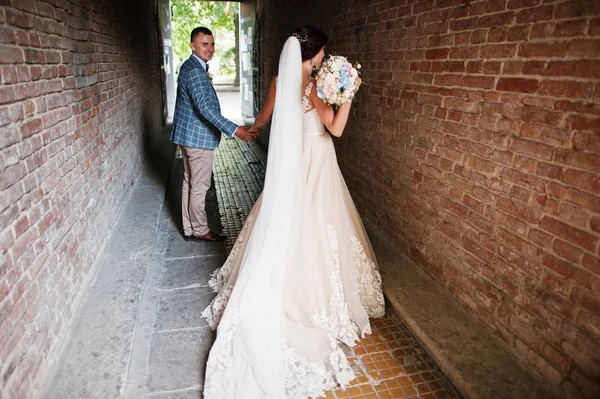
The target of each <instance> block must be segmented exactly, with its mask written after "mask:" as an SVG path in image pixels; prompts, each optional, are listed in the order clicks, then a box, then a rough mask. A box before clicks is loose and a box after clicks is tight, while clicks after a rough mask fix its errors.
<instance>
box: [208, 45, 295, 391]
mask: <svg viewBox="0 0 600 399" xmlns="http://www.w3.org/2000/svg"><path fill="white" fill-rule="evenodd" d="M301 163H302V55H301V50H300V43H299V41H298V39H296V38H294V37H289V38H288V39H287V41H286V42H285V45H284V46H283V50H282V52H281V56H280V60H279V74H278V79H277V91H276V99H275V108H274V112H273V118H272V123H271V133H270V139H269V154H268V160H267V171H266V176H265V186H264V191H263V194H262V206H261V211H260V212H259V214H258V216H257V219H256V223H255V225H254V229H253V231H252V234H251V236H250V238H249V239H248V247H247V250H246V251H245V254H244V258H243V260H242V266H241V268H240V271H239V275H238V276H237V281H236V283H235V286H234V287H232V291H231V296H230V297H229V302H228V304H227V308H226V309H225V312H224V314H223V317H222V319H221V322H220V324H219V327H218V335H217V339H216V341H215V344H214V345H213V348H212V349H211V353H210V356H209V360H208V363H207V372H206V375H207V378H206V383H205V390H204V395H205V396H204V397H205V398H209V399H210V398H218V399H228V398H229V399H232V398H248V399H253V398H273V399H281V398H284V397H285V373H286V351H287V348H286V343H287V326H286V318H285V314H284V310H283V306H282V297H283V293H282V281H283V278H284V276H285V273H286V265H288V264H289V263H290V262H289V261H288V257H289V256H290V253H291V252H292V250H291V249H292V246H293V244H294V238H293V237H292V226H293V225H294V224H295V223H296V220H295V219H294V218H295V217H297V213H296V212H294V210H295V209H298V208H297V206H298V205H299V204H298V201H299V198H301V197H302V193H301V191H300V190H302V189H303V188H302V187H303V185H302V184H301V181H302V167H301Z"/></svg>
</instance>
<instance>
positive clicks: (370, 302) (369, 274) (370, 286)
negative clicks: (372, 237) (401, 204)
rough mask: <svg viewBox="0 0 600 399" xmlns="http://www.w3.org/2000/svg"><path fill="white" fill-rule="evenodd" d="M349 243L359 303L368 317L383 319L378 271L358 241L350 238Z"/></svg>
mask: <svg viewBox="0 0 600 399" xmlns="http://www.w3.org/2000/svg"><path fill="white" fill-rule="evenodd" d="M350 241H351V243H352V258H353V260H354V262H353V263H354V270H355V271H356V282H357V284H358V295H359V297H360V302H361V303H362V305H363V307H364V308H365V310H366V311H367V314H368V315H369V317H375V318H377V317H383V315H384V314H385V300H384V298H383V292H382V290H381V275H380V274H379V270H377V266H376V265H375V263H374V262H373V261H372V260H371V259H369V258H368V257H367V254H366V253H365V249H364V248H363V246H362V244H361V242H360V240H359V239H358V238H356V237H352V238H351V239H350Z"/></svg>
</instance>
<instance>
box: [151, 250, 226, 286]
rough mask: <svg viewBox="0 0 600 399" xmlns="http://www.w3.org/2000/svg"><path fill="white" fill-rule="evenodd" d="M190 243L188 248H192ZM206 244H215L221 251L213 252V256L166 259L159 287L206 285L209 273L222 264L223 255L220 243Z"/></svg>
mask: <svg viewBox="0 0 600 399" xmlns="http://www.w3.org/2000/svg"><path fill="white" fill-rule="evenodd" d="M182 241H183V240H182ZM192 244H194V243H192ZM192 244H190V245H189V246H188V248H194V246H193V245H192ZM196 245H204V244H196ZM206 245H217V246H218V247H219V249H220V250H221V253H217V254H214V255H213V256H195V257H192V258H174V259H166V260H165V263H164V266H163V273H162V276H161V281H160V288H161V289H173V288H183V287H189V286H208V280H209V279H210V276H211V274H212V273H213V272H214V271H215V269H217V268H219V267H221V266H222V265H223V262H224V261H225V256H224V254H223V253H224V248H223V246H222V245H220V244H214V243H210V244H206ZM213 251H214V249H213ZM194 252H195V251H194Z"/></svg>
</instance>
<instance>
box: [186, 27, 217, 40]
mask: <svg viewBox="0 0 600 399" xmlns="http://www.w3.org/2000/svg"><path fill="white" fill-rule="evenodd" d="M200 33H204V34H205V35H208V36H212V35H213V33H212V32H211V31H210V29H208V28H205V27H203V26H200V27H198V28H194V30H193V31H192V34H191V35H190V42H193V41H194V39H195V38H196V36H198V34H200Z"/></svg>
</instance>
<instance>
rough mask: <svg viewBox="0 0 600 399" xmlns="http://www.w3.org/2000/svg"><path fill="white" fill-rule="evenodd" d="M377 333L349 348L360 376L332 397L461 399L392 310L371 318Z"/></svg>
mask: <svg viewBox="0 0 600 399" xmlns="http://www.w3.org/2000/svg"><path fill="white" fill-rule="evenodd" d="M371 327H372V330H373V333H372V334H371V335H369V336H367V337H365V338H363V339H362V340H361V341H360V342H359V343H357V345H356V346H355V347H354V348H347V349H348V350H346V349H345V352H346V353H347V356H348V359H349V361H350V363H351V364H352V368H353V370H354V373H355V375H356V379H355V380H354V381H353V382H352V384H350V386H349V387H347V388H346V390H345V391H342V390H341V389H336V390H334V391H332V392H327V395H326V398H328V399H346V398H348V399H409V398H415V399H425V398H431V399H441V398H444V399H446V398H448V399H460V395H459V394H458V392H457V391H456V390H455V389H454V387H453V386H452V384H450V382H449V381H448V380H447V379H446V378H445V377H444V375H443V374H442V373H441V371H440V370H439V369H438V368H437V366H436V365H435V363H434V362H433V361H432V360H431V358H430V357H429V355H428V354H427V353H426V352H425V350H424V349H423V347H421V345H420V344H419V343H418V341H417V340H416V339H415V338H414V337H413V336H412V334H411V333H410V331H409V330H408V328H407V327H406V326H405V325H404V324H403V323H402V322H401V321H400V319H398V318H397V317H396V315H395V314H394V313H393V312H392V311H391V310H389V309H388V310H387V312H386V315H385V316H384V317H382V318H381V319H376V320H372V321H371Z"/></svg>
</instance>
